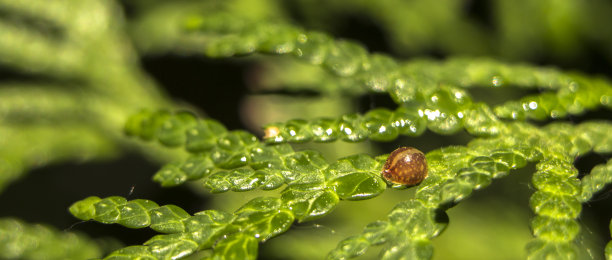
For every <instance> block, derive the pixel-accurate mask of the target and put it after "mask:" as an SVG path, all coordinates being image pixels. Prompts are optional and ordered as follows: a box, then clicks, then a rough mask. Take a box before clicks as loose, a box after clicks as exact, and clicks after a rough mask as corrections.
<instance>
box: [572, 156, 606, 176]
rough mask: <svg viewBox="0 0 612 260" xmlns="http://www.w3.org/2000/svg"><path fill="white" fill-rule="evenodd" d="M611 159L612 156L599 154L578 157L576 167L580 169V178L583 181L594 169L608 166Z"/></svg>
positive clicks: (575, 162)
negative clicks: (604, 165)
mask: <svg viewBox="0 0 612 260" xmlns="http://www.w3.org/2000/svg"><path fill="white" fill-rule="evenodd" d="M611 157H612V154H598V153H594V152H590V153H587V154H585V155H582V156H578V157H577V158H576V160H574V167H576V169H578V178H579V179H582V178H583V177H584V176H586V175H587V174H589V173H590V172H591V170H592V169H593V167H595V166H597V165H600V164H606V162H607V161H608V160H610V158H611Z"/></svg>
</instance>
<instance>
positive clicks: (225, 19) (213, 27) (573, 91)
mask: <svg viewBox="0 0 612 260" xmlns="http://www.w3.org/2000/svg"><path fill="white" fill-rule="evenodd" d="M185 26H186V27H187V28H188V29H190V30H197V31H199V32H200V33H201V34H203V35H207V36H210V38H211V39H210V41H208V42H207V44H206V45H205V53H206V55H208V56H212V57H229V56H235V55H246V54H252V53H255V52H260V53H266V54H280V55H293V56H296V57H298V58H299V59H302V60H304V61H306V62H309V63H311V64H318V65H321V66H323V67H325V68H327V69H328V70H329V71H330V72H332V73H334V74H336V75H337V76H340V77H349V78H354V80H355V82H359V83H360V85H362V86H364V87H366V88H368V89H369V90H371V91H375V92H388V93H389V94H390V95H391V97H392V98H393V99H394V100H395V101H396V102H397V103H398V104H401V103H411V102H416V103H417V104H419V105H427V102H431V101H433V102H435V100H432V97H435V96H436V95H437V92H438V91H440V90H441V89H444V88H451V87H449V86H448V85H451V86H462V87H466V86H471V85H474V84H477V85H481V86H491V87H500V86H503V85H510V86H513V85H516V86H526V87H527V86H528V87H539V88H550V89H553V90H556V91H557V92H556V93H543V94H540V95H535V96H529V97H526V98H524V99H522V100H521V101H518V102H509V103H507V104H505V105H502V106H500V107H498V108H496V109H494V111H495V112H496V114H497V115H498V116H500V117H505V118H512V119H519V120H524V119H526V118H532V119H545V118H560V117H564V116H565V115H567V114H568V113H570V114H578V113H581V112H583V111H584V110H585V109H588V108H594V107H596V106H600V105H605V106H608V107H610V106H612V86H611V85H610V84H609V83H608V82H607V81H603V80H597V79H595V80H593V79H588V78H585V77H582V76H579V75H573V74H564V73H561V72H559V71H557V70H554V69H547V68H545V69H542V68H538V67H533V66H527V65H507V64H504V63H501V62H496V61H491V60H486V59H451V60H449V61H446V62H441V63H437V62H415V63H414V64H412V63H407V64H406V65H400V64H398V63H397V62H396V61H395V60H394V59H392V58H390V57H388V56H386V55H382V54H373V55H370V54H368V53H367V51H366V50H365V48H364V47H363V46H361V45H359V44H357V43H354V42H352V41H348V40H334V39H332V38H331V37H330V36H327V35H326V34H323V33H319V32H306V31H303V30H302V29H300V28H297V27H295V26H291V25H288V24H283V23H266V22H258V23H251V22H249V21H247V20H240V19H236V18H235V17H233V16H230V15H228V14H217V15H208V16H195V17H191V18H189V19H187V21H186V25H185ZM451 92H456V91H451ZM448 101H450V102H451V103H450V105H451V106H462V105H464V104H465V103H466V102H471V98H470V97H469V96H468V95H467V93H464V94H462V95H459V96H458V97H456V98H455V97H453V96H451V98H450V99H449V100H448ZM434 109H435V106H434V107H432V110H433V111H435V110H434Z"/></svg>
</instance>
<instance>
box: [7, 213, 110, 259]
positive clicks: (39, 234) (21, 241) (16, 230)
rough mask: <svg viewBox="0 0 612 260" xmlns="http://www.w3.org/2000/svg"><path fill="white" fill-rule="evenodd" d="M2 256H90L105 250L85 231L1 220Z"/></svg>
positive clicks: (42, 257)
mask: <svg viewBox="0 0 612 260" xmlns="http://www.w3.org/2000/svg"><path fill="white" fill-rule="evenodd" d="M0 234H2V236H0V258H2V259H75V260H77V259H91V258H97V257H100V256H101V255H102V249H101V248H100V247H99V246H98V245H97V244H96V243H95V242H94V241H92V240H91V239H89V238H88V237H86V236H84V235H83V234H79V233H74V232H60V231H58V230H56V229H55V228H52V227H48V226H44V225H39V224H28V223H24V222H22V221H20V220H17V219H12V218H2V219H0Z"/></svg>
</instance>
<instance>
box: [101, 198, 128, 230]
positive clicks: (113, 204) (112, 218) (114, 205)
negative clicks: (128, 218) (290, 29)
mask: <svg viewBox="0 0 612 260" xmlns="http://www.w3.org/2000/svg"><path fill="white" fill-rule="evenodd" d="M126 202H127V200H126V199H125V198H123V197H117V196H113V197H108V198H104V199H102V200H100V201H98V202H96V203H95V204H93V206H94V208H95V212H96V213H95V215H94V218H93V219H95V220H96V221H100V222H102V223H105V224H113V223H117V222H118V221H119V219H120V218H121V217H122V216H121V211H120V207H122V206H123V205H125V204H126Z"/></svg>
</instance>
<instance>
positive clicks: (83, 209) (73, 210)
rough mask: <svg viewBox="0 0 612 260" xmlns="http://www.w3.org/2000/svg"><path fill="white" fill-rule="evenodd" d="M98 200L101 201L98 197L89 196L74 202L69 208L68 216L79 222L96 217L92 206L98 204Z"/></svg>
mask: <svg viewBox="0 0 612 260" xmlns="http://www.w3.org/2000/svg"><path fill="white" fill-rule="evenodd" d="M100 200H102V199H100V198H99V197H96V196H91V197H87V198H86V199H83V200H80V201H78V202H75V203H73V204H72V205H71V206H70V209H69V211H70V214H72V215H73V216H75V217H77V218H78V219H81V220H90V219H93V218H94V216H95V215H96V208H95V207H94V204H96V203H98V202H99V201H100Z"/></svg>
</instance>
